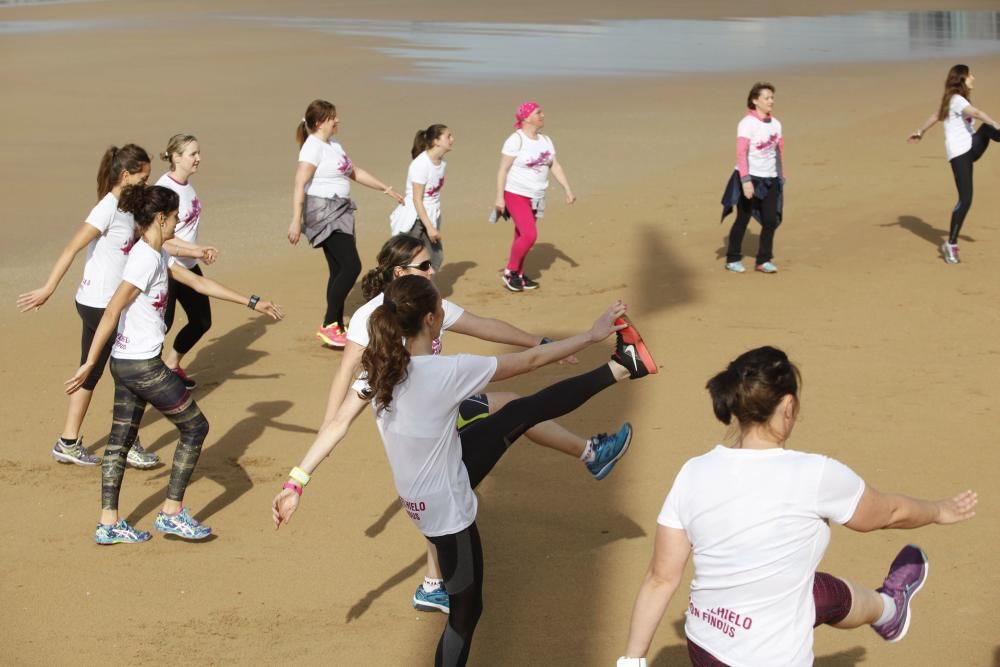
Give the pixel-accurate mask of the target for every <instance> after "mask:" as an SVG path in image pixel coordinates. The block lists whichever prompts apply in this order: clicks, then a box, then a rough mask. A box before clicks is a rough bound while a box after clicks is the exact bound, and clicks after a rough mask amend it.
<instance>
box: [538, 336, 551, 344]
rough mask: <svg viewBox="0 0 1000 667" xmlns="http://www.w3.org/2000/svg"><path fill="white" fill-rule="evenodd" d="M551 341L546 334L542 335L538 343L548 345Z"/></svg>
mask: <svg viewBox="0 0 1000 667" xmlns="http://www.w3.org/2000/svg"><path fill="white" fill-rule="evenodd" d="M551 342H552V339H551V338H549V337H548V336H542V340H541V341H540V342H539V343H538V344H539V345H548V344H549V343H551Z"/></svg>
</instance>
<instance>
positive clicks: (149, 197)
mask: <svg viewBox="0 0 1000 667" xmlns="http://www.w3.org/2000/svg"><path fill="white" fill-rule="evenodd" d="M179 206H180V197H179V196H178V195H177V193H176V192H174V191H173V190H171V189H170V188H165V187H163V186H162V185H130V186H128V187H126V188H125V189H124V190H122V196H121V198H120V199H119V200H118V208H120V209H121V210H123V211H125V212H126V213H131V214H132V217H133V218H135V225H136V227H138V228H139V229H140V230H142V231H145V230H146V228H147V227H149V226H150V225H151V224H153V219H154V218H155V217H156V214H157V213H162V214H163V215H170V214H171V213H173V212H174V211H176V210H177V209H178V207H179Z"/></svg>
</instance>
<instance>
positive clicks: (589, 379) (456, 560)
mask: <svg viewBox="0 0 1000 667" xmlns="http://www.w3.org/2000/svg"><path fill="white" fill-rule="evenodd" d="M614 383H615V376H614V374H613V373H612V372H611V369H610V368H609V367H608V366H607V365H604V366H601V367H599V368H596V369H594V370H592V371H590V372H589V373H584V374H583V375H578V376H576V377H572V378H569V379H567V380H563V381H562V382H558V383H556V384H554V385H552V386H551V387H547V388H545V389H542V390H541V391H539V392H538V393H536V394H532V395H531V396H525V397H523V398H518V399H516V400H513V401H511V402H510V403H508V404H507V405H505V406H504V407H502V408H501V409H500V410H498V411H497V412H496V413H494V414H492V415H490V416H489V417H486V418H485V419H480V420H478V421H476V422H474V423H473V424H471V425H469V426H468V427H467V428H466V429H465V430H463V431H462V433H461V434H460V437H461V438H462V462H463V463H465V468H466V470H467V471H468V473H469V482H470V483H471V484H472V488H476V486H478V485H479V483H480V482H481V481H483V478H484V477H486V475H487V474H488V473H489V472H490V470H492V469H493V467H494V466H495V465H496V464H497V462H498V461H499V460H500V458H501V457H502V456H503V455H504V453H505V452H506V451H507V449H508V448H509V447H510V446H511V445H512V444H513V443H514V441H515V440H517V439H518V438H519V437H521V436H522V435H524V432H525V431H527V430H528V429H530V428H531V427H532V426H534V425H536V424H540V423H541V422H543V421H547V420H549V419H556V418H557V417H561V416H563V415H565V414H567V413H569V412H572V411H573V410H575V409H576V408H578V407H580V406H581V405H583V404H584V403H586V402H587V400H589V399H590V398H591V397H592V396H594V395H595V394H597V393H598V392H599V391H601V390H603V389H607V388H608V387H610V386H611V385H613V384H614ZM428 539H429V540H430V541H431V542H432V543H433V544H434V546H435V547H436V548H437V554H438V564H439V565H440V566H441V575H442V576H443V577H444V587H445V590H447V591H448V598H449V607H450V611H449V613H448V624H447V625H446V626H445V629H444V632H443V633H442V634H441V639H440V640H439V641H438V647H437V654H436V655H435V657H434V664H435V665H436V666H438V667H442V666H445V665H447V666H448V667H451V666H452V665H464V664H465V663H466V661H467V660H468V658H469V649H470V648H471V646H472V634H473V633H474V632H475V630H476V624H477V623H478V622H479V617H480V616H481V615H482V613H483V546H482V543H481V541H480V539H479V529H478V528H477V527H476V524H475V523H473V524H472V525H471V526H469V527H468V528H466V529H465V530H463V531H460V532H458V533H454V534H451V535H442V536H440V537H430V538H428Z"/></svg>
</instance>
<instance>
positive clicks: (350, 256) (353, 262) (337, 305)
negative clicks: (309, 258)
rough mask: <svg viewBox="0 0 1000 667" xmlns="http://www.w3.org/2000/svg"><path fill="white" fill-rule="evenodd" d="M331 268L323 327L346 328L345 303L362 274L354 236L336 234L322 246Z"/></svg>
mask: <svg viewBox="0 0 1000 667" xmlns="http://www.w3.org/2000/svg"><path fill="white" fill-rule="evenodd" d="M320 247H321V248H323V255H324V256H325V257H326V263H327V266H328V267H329V268H330V279H329V280H328V281H327V283H326V315H325V316H324V317H323V326H327V325H329V324H333V323H334V322H338V323H339V324H340V326H344V301H345V300H347V295H348V294H350V292H351V288H352V287H354V281H356V280H357V279H358V275H359V274H360V273H361V257H359V256H358V245H357V243H356V242H355V239H354V235H353V234H345V233H344V232H334V233H332V234H330V236H329V238H327V239H326V240H325V241H323V244H322V245H321V246H320Z"/></svg>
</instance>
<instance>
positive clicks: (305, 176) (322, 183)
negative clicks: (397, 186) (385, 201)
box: [288, 100, 403, 348]
mask: <svg viewBox="0 0 1000 667" xmlns="http://www.w3.org/2000/svg"><path fill="white" fill-rule="evenodd" d="M339 128H340V118H338V117H337V108H336V107H334V106H333V104H331V103H330V102H327V101H326V100H313V101H312V102H310V103H309V106H308V107H307V108H306V113H305V115H304V116H303V117H302V121H301V122H300V123H299V125H298V127H297V128H296V130H295V138H296V140H297V141H298V142H299V164H298V167H297V168H296V170H295V187H294V189H293V190H292V224H291V225H290V226H289V227H288V242H289V243H291V244H292V245H295V244H297V243H298V242H299V237H300V236H301V235H302V234H303V233H304V234H305V235H306V238H307V239H308V240H309V243H310V244H311V245H312V246H313V247H314V248H322V249H323V255H324V256H325V257H326V263H327V268H328V269H329V272H330V276H329V278H328V279H327V283H326V313H325V315H324V316H323V322H322V324H321V326H320V328H319V330H318V331H317V332H316V336H317V338H319V339H320V341H322V342H323V343H324V344H325V345H329V346H331V347H336V348H342V347H344V345H345V344H346V343H347V334H346V331H345V330H344V301H345V300H346V299H347V295H348V294H349V293H350V291H351V288H353V287H354V281H355V280H357V279H358V275H359V274H360V273H361V258H360V257H359V256H358V247H357V242H356V241H355V238H354V211H355V210H357V206H356V205H355V204H354V201H353V200H352V199H351V181H357V182H358V183H360V184H361V185H364V186H366V187H369V188H372V189H373V190H380V191H382V192H383V193H385V194H387V195H389V196H390V197H392V198H393V199H395V200H396V202H397V203H400V204H402V203H403V197H402V195H400V194H399V193H398V192H396V191H395V190H393V189H392V187H391V186H389V185H386V184H385V183H383V182H382V181H380V180H378V179H377V178H375V177H374V176H372V175H371V174H370V173H368V172H367V171H365V170H364V169H361V168H360V167H358V166H357V165H355V164H354V163H353V162H351V158H349V157H348V156H347V152H346V151H345V150H344V147H343V146H341V145H340V142H339V141H337V138H336V137H335V136H334V135H336V134H337V132H338V130H339Z"/></svg>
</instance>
